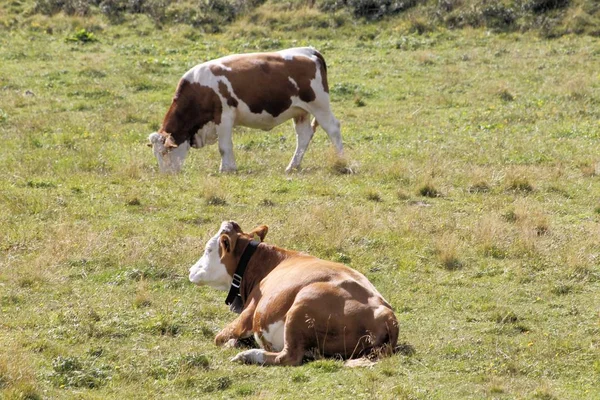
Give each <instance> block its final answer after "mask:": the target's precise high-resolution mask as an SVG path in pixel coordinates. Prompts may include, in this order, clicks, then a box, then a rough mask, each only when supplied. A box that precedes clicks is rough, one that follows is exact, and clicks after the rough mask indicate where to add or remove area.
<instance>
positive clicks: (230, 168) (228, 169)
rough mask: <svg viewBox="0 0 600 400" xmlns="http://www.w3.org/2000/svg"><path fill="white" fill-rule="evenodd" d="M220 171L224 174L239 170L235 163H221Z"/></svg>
mask: <svg viewBox="0 0 600 400" xmlns="http://www.w3.org/2000/svg"><path fill="white" fill-rule="evenodd" d="M219 172H220V173H222V174H233V173H234V172H237V167H236V166H235V165H233V166H232V165H221V167H220V168H219Z"/></svg>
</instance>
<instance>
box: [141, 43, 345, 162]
mask: <svg viewBox="0 0 600 400" xmlns="http://www.w3.org/2000/svg"><path fill="white" fill-rule="evenodd" d="M311 114H312V115H313V116H314V120H313V122H312V125H311V121H310V115H311ZM289 119H293V120H294V126H295V128H296V137H297V146H296V151H295V153H294V157H293V158H292V160H291V161H290V164H289V165H288V167H287V169H286V171H290V170H292V169H294V168H298V167H299V166H300V162H301V161H302V157H303V156H304V153H305V151H306V148H307V147H308V144H309V142H310V140H311V139H312V137H313V134H314V132H315V130H316V128H317V126H318V125H321V126H322V127H323V129H324V130H325V131H326V132H327V134H328V135H329V138H330V139H331V141H332V142H333V144H334V146H335V148H336V150H337V152H338V154H340V155H341V153H342V137H341V135H340V123H339V121H338V120H337V119H336V118H335V117H334V115H333V114H332V113H331V109H330V105H329V86H328V84H327V67H326V65H325V60H324V59H323V56H322V55H321V54H320V53H319V52H318V51H316V50H315V49H313V48H310V47H300V48H293V49H287V50H282V51H278V52H274V53H252V54H236V55H231V56H227V57H223V58H219V59H217V60H212V61H208V62H205V63H203V64H199V65H197V66H195V67H194V68H192V69H190V70H189V71H188V72H186V73H185V75H183V77H182V78H181V80H180V81H179V85H178V86H177V90H176V92H175V96H174V97H173V102H172V103H171V107H170V108H169V110H168V111H167V114H166V115H165V118H164V120H163V123H162V126H161V128H160V130H159V131H158V132H155V133H152V134H151V135H150V137H149V140H150V144H149V146H152V147H153V150H154V155H155V156H156V158H157V159H158V165H159V168H160V170H161V171H162V172H179V170H180V169H181V166H182V165H183V161H184V160H185V157H186V155H187V153H188V151H189V149H190V147H194V148H200V147H203V146H206V145H207V144H213V143H215V142H217V141H218V142H219V151H220V153H221V167H220V171H221V172H226V171H235V170H236V164H235V159H234V157H233V142H232V129H233V127H234V126H236V125H241V126H247V127H251V128H260V129H263V130H270V129H272V128H274V127H275V126H277V125H279V124H281V123H283V122H285V121H287V120H289Z"/></svg>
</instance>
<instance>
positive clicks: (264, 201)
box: [260, 199, 275, 207]
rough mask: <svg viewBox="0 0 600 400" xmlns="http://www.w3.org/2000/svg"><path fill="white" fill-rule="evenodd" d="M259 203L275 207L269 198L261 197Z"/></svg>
mask: <svg viewBox="0 0 600 400" xmlns="http://www.w3.org/2000/svg"><path fill="white" fill-rule="evenodd" d="M260 204H261V205H263V206H264V207H275V202H274V201H273V200H270V199H262V201H261V202H260Z"/></svg>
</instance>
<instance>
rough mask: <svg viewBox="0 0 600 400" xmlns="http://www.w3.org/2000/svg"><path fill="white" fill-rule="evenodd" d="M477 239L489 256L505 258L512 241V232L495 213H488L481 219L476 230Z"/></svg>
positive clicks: (485, 253) (484, 252)
mask: <svg viewBox="0 0 600 400" xmlns="http://www.w3.org/2000/svg"><path fill="white" fill-rule="evenodd" d="M475 234H476V236H475V240H476V241H477V242H479V246H480V248H481V250H482V252H483V254H484V255H485V256H487V257H493V258H504V257H506V255H507V248H508V246H509V243H510V232H509V231H508V229H507V227H506V226H505V224H504V223H503V222H502V221H501V220H500V218H498V217H497V216H494V215H486V216H484V217H483V218H482V219H481V220H479V222H478V224H477V227H476V230H475Z"/></svg>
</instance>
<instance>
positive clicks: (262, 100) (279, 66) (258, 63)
mask: <svg viewBox="0 0 600 400" xmlns="http://www.w3.org/2000/svg"><path fill="white" fill-rule="evenodd" d="M223 65H224V66H226V67H228V68H230V69H231V70H229V69H225V68H222V67H221V66H220V65H218V64H213V65H211V66H210V70H211V72H212V73H213V74H214V75H215V76H224V77H226V78H227V79H228V80H229V81H230V82H231V86H232V88H233V90H234V93H235V95H236V96H237V97H238V98H239V99H241V100H242V101H243V102H244V103H246V104H247V105H248V107H249V108H250V111H251V112H252V113H254V114H260V113H262V112H263V111H266V112H267V113H269V114H271V115H272V116H273V117H277V116H278V115H280V114H281V113H283V112H284V111H285V110H287V109H289V108H290V107H291V105H292V96H298V97H300V100H302V101H304V102H307V103H309V102H311V101H313V100H315V98H316V95H315V92H314V91H313V89H312V88H311V87H310V81H311V80H313V79H314V78H315V76H316V71H317V65H316V63H315V62H314V61H313V60H311V59H310V58H308V57H304V56H299V57H292V58H291V59H285V58H283V57H282V56H281V55H279V54H277V53H261V54H256V55H253V56H252V57H249V56H245V55H239V56H233V57H230V58H229V59H228V60H227V61H225V62H223ZM289 78H292V79H293V80H294V82H296V85H298V87H296V86H295V85H294V84H293V83H292V82H290V79H289ZM324 82H326V80H324ZM325 85H326V83H325Z"/></svg>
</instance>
